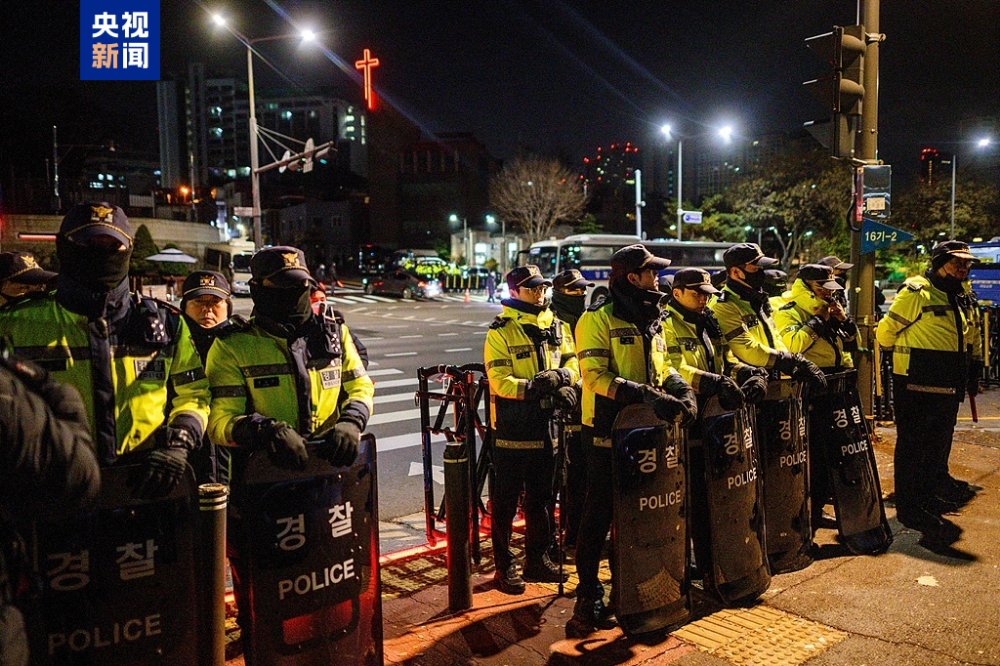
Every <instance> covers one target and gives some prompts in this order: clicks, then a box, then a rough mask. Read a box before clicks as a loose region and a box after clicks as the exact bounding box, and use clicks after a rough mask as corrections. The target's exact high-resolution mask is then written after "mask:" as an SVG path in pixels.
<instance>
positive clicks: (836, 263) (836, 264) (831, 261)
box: [816, 254, 854, 271]
mask: <svg viewBox="0 0 1000 666" xmlns="http://www.w3.org/2000/svg"><path fill="white" fill-rule="evenodd" d="M816 263H817V264H823V265H824V266H829V267H830V268H832V269H833V270H835V271H849V270H851V269H852V268H854V264H849V263H847V262H846V261H841V260H840V257H838V256H836V255H833V254H831V255H830V256H829V257H823V258H822V259H820V260H819V261H817V262H816Z"/></svg>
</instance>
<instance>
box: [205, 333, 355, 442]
mask: <svg viewBox="0 0 1000 666" xmlns="http://www.w3.org/2000/svg"><path fill="white" fill-rule="evenodd" d="M326 323H327V325H331V326H335V327H337V329H339V337H340V346H341V355H340V356H339V357H334V358H333V359H332V360H330V361H329V362H328V363H326V364H325V365H323V366H322V367H317V366H318V365H319V364H320V363H323V362H324V361H325V359H324V361H320V362H319V363H317V362H316V361H315V360H311V359H304V360H303V363H302V367H304V368H305V372H306V375H307V376H302V375H300V372H299V370H298V369H297V368H298V366H299V364H298V363H297V362H296V356H297V355H299V356H302V355H304V354H305V345H304V344H302V342H303V341H293V343H292V345H291V348H289V343H288V341H287V340H286V339H285V338H281V337H277V336H274V335H271V334H270V333H268V332H267V331H265V330H263V329H262V328H261V327H260V325H259V324H257V323H255V321H254V319H251V320H250V322H249V325H247V326H246V327H245V328H244V329H243V330H238V331H235V332H232V333H230V334H228V335H222V336H220V337H218V338H216V340H215V342H214V343H213V344H212V348H211V349H210V350H209V352H208V360H207V362H206V366H207V368H206V370H207V372H208V379H209V381H210V382H211V384H212V413H211V416H210V418H209V436H210V438H211V440H212V443H213V444H216V445H220V446H233V445H234V442H233V439H232V433H233V426H234V425H235V424H236V423H237V422H238V421H239V420H240V419H242V418H244V417H245V416H248V415H250V414H254V413H256V414H260V415H262V416H266V417H270V418H274V419H278V420H279V421H284V422H285V423H288V424H289V425H290V426H292V427H293V428H295V430H296V431H298V433H299V434H300V435H303V436H307V435H310V434H312V433H314V432H322V431H325V430H327V429H329V428H331V427H332V426H333V425H335V424H336V422H337V421H338V420H344V419H345V418H346V417H350V418H349V420H351V421H354V422H355V423H356V424H357V425H358V427H359V428H361V429H362V430H364V429H365V426H366V425H367V423H368V418H369V417H370V416H371V413H372V405H373V402H374V400H373V398H374V396H375V383H374V382H373V381H372V378H371V377H369V376H368V373H367V372H366V371H365V368H364V365H363V364H362V362H361V357H360V356H359V355H358V351H357V348H356V347H355V346H354V342H353V341H352V340H351V334H350V331H349V330H348V328H347V325H346V324H337V323H336V322H334V321H332V320H327V321H326ZM345 394H346V395H345Z"/></svg>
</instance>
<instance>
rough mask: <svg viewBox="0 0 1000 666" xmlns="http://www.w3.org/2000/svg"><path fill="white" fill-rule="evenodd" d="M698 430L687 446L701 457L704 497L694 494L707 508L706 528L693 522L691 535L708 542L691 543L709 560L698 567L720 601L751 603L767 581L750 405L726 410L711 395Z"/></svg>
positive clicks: (761, 499) (761, 500) (761, 495)
mask: <svg viewBox="0 0 1000 666" xmlns="http://www.w3.org/2000/svg"><path fill="white" fill-rule="evenodd" d="M701 431H702V446H701V447H700V448H698V447H692V449H691V451H692V454H694V453H695V452H697V451H700V452H701V453H702V455H703V456H704V463H703V467H704V481H703V484H704V491H705V496H704V497H703V498H697V497H693V498H692V502H699V501H700V502H702V503H703V505H704V506H705V507H706V510H705V511H704V515H705V520H706V523H707V525H706V526H705V527H707V529H695V528H694V527H693V526H692V532H693V534H695V535H696V537H695V538H696V539H697V538H698V536H697V535H702V538H703V539H704V540H705V541H706V543H705V544H701V546H702V547H699V544H697V543H696V544H695V552H696V553H699V554H703V555H702V557H703V558H705V557H707V559H708V562H706V563H704V565H703V563H701V562H699V567H700V568H701V569H702V571H703V572H705V573H706V580H705V585H706V587H710V588H711V589H712V590H714V591H715V593H716V594H718V595H719V598H720V599H722V600H723V601H724V602H726V603H736V602H746V601H752V600H753V599H756V598H757V597H759V596H760V595H761V594H763V593H764V592H765V591H766V590H767V588H768V587H769V586H770V584H771V571H770V569H769V568H768V563H767V546H766V540H765V535H764V486H763V483H762V479H761V474H760V471H759V470H760V461H759V456H758V453H757V449H758V448H759V447H758V446H757V440H758V438H757V433H756V423H755V418H754V408H753V407H744V408H742V409H739V410H737V411H735V412H732V411H726V410H724V409H722V407H720V406H719V401H718V399H717V398H712V399H711V400H709V401H708V403H707V404H706V405H705V408H704V409H703V410H702V413H701ZM693 468H694V464H693V463H692V469H693ZM696 485H701V484H695V483H694V481H692V483H691V486H692V488H694V487H696Z"/></svg>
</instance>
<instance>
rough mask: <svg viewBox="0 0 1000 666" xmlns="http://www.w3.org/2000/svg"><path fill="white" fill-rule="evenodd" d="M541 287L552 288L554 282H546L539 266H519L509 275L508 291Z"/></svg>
mask: <svg viewBox="0 0 1000 666" xmlns="http://www.w3.org/2000/svg"><path fill="white" fill-rule="evenodd" d="M539 285H545V286H546V287H551V286H552V280H546V279H545V278H544V277H542V272H541V271H540V270H538V266H535V265H534V264H528V265H527V266H518V267H517V268H515V269H514V270H512V271H510V272H509V273H507V288H508V289H523V288H529V289H530V288H531V287H537V286H539Z"/></svg>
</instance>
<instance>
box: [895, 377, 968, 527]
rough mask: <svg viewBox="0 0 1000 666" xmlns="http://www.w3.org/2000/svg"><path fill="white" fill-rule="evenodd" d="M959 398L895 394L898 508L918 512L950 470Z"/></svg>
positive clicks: (898, 383)
mask: <svg viewBox="0 0 1000 666" xmlns="http://www.w3.org/2000/svg"><path fill="white" fill-rule="evenodd" d="M893 384H894V386H899V387H904V386H906V378H905V377H900V376H894V377H893ZM958 405H959V398H958V396H955V395H941V394H937V393H923V392H920V391H910V390H908V389H903V388H901V389H899V390H897V391H896V394H895V400H894V408H895V413H896V454H895V458H894V465H895V476H896V508H897V509H901V510H904V511H909V510H913V509H915V508H916V507H917V506H919V504H920V503H921V502H923V501H925V500H927V499H929V498H930V497H931V496H932V495H933V494H934V490H935V486H936V484H937V482H938V480H939V479H937V478H936V477H937V474H938V472H939V470H941V469H942V468H944V469H947V466H948V453H949V452H950V451H951V438H952V436H953V435H954V433H955V423H956V421H957V420H958Z"/></svg>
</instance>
